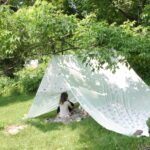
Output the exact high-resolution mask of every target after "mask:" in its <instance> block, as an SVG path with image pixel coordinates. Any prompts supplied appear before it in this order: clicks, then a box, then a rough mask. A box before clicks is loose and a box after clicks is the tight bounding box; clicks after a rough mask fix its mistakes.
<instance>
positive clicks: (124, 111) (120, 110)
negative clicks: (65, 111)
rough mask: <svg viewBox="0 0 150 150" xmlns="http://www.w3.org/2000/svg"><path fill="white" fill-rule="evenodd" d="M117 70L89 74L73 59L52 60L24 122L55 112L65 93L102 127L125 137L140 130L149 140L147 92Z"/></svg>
mask: <svg viewBox="0 0 150 150" xmlns="http://www.w3.org/2000/svg"><path fill="white" fill-rule="evenodd" d="M118 66H119V68H118V69H117V70H116V72H115V73H112V72H111V71H110V70H108V69H107V70H106V69H101V70H100V71H97V72H92V71H91V69H90V67H87V66H86V65H84V64H83V63H82V62H81V61H80V60H79V59H78V58H77V57H76V56H72V55H64V56H53V57H52V59H51V62H50V64H49V65H48V68H47V71H46V73H45V75H44V77H43V79H42V82H41V84H40V87H39V89H38V91H37V94H36V97H35V101H34V103H33V105H32V107H31V109H30V111H29V113H28V116H27V118H33V117H36V116H39V115H42V114H44V113H48V112H50V111H53V110H55V109H56V108H57V106H58V103H59V97H60V94H61V93H62V92H64V91H67V92H68V94H69V99H70V100H76V101H78V102H79V103H80V105H81V106H82V107H83V108H84V109H85V110H86V111H87V112H88V113H89V114H90V116H91V117H92V118H93V119H95V120H96V121H97V122H98V123H99V124H101V125H102V126H103V127H105V128H107V129H109V130H112V131H115V132H117V133H120V134H124V135H128V136H130V135H133V134H134V133H135V132H136V131H137V130H143V134H142V135H145V136H148V135H149V134H148V127H147V125H146V121H147V119H148V118H149V116H150V88H149V87H148V86H147V85H146V84H145V83H144V82H143V81H142V80H141V79H140V78H139V77H138V75H137V74H136V73H135V72H134V71H133V70H132V69H128V68H127V67H126V66H125V65H124V64H120V63H118Z"/></svg>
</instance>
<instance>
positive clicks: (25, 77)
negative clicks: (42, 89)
mask: <svg viewBox="0 0 150 150" xmlns="http://www.w3.org/2000/svg"><path fill="white" fill-rule="evenodd" d="M45 68H46V65H45V64H41V65H39V66H38V68H36V69H33V68H24V69H22V70H21V71H19V72H17V73H16V76H17V80H18V81H17V83H18V86H20V88H21V89H22V92H25V93H34V92H36V91H37V89H38V87H39V84H40V82H41V80H42V77H43V75H44V72H45Z"/></svg>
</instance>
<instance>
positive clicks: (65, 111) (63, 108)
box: [59, 101, 71, 117]
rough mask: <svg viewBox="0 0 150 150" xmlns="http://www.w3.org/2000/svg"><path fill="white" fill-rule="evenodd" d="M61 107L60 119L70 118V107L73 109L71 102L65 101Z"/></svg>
mask: <svg viewBox="0 0 150 150" xmlns="http://www.w3.org/2000/svg"><path fill="white" fill-rule="evenodd" d="M59 107H60V112H59V116H60V117H68V116H69V115H70V112H69V108H68V107H71V104H70V102H69V101H65V102H64V103H63V104H60V105H59Z"/></svg>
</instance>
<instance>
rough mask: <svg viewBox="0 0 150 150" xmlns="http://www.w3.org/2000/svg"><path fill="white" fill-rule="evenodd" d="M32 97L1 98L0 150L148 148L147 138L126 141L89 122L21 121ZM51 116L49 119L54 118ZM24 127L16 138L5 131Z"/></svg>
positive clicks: (127, 149) (88, 119)
mask: <svg viewBox="0 0 150 150" xmlns="http://www.w3.org/2000/svg"><path fill="white" fill-rule="evenodd" d="M33 97H34V96H26V95H24V96H23V95H22V96H11V97H1V98H0V150H140V149H142V147H147V146H150V138H147V137H141V138H135V137H127V136H123V135H120V134H117V133H114V132H111V131H108V130H106V129H104V128H103V127H101V126H100V125H99V124H97V123H96V122H95V121H94V120H93V119H92V118H90V117H89V118H87V119H85V120H83V121H80V122H74V123H70V124H61V123H47V122H46V121H45V120H44V118H45V117H44V116H43V117H40V118H36V119H31V120H28V121H25V120H23V119H22V118H23V116H24V114H26V113H27V112H28V110H29V108H30V106H31V104H32V102H33ZM54 115H55V113H54V112H52V113H50V114H49V116H54ZM14 124H27V125H28V127H27V128H25V129H24V130H21V131H20V132H19V133H18V134H16V135H10V134H8V133H7V132H5V127H7V126H9V125H14Z"/></svg>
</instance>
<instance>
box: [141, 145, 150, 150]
mask: <svg viewBox="0 0 150 150" xmlns="http://www.w3.org/2000/svg"><path fill="white" fill-rule="evenodd" d="M139 150H150V146H145V147H142V148H140V149H139Z"/></svg>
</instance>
